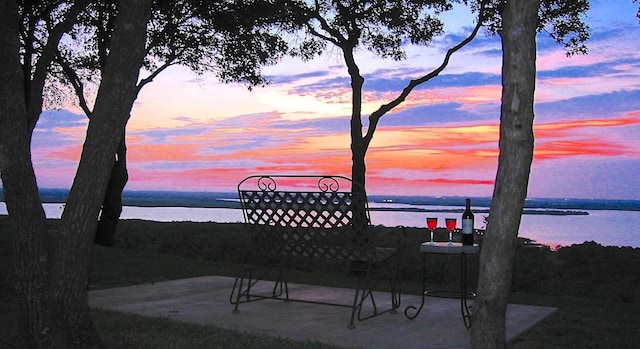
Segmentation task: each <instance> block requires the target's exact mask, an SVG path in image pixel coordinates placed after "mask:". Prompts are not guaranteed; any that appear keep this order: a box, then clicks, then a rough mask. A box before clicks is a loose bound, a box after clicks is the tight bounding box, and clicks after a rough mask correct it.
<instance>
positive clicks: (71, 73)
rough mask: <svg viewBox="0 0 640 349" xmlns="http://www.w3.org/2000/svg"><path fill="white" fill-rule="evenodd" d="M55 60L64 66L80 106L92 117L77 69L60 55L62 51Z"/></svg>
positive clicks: (65, 73) (88, 116) (63, 68)
mask: <svg viewBox="0 0 640 349" xmlns="http://www.w3.org/2000/svg"><path fill="white" fill-rule="evenodd" d="M55 62H56V63H58V65H59V66H60V67H61V68H62V72H63V73H64V75H66V77H67V79H68V80H69V83H71V86H72V87H73V89H74V91H76V96H77V97H78V104H79V105H80V108H81V109H82V111H83V112H84V114H85V115H86V116H87V118H89V119H91V109H89V105H88V104H87V99H86V98H85V97H84V84H83V83H82V80H81V79H80V77H79V76H78V74H77V73H76V71H75V70H73V68H71V66H70V65H69V62H67V61H66V60H65V59H64V58H63V57H62V56H61V55H60V51H58V52H57V53H56V58H55Z"/></svg>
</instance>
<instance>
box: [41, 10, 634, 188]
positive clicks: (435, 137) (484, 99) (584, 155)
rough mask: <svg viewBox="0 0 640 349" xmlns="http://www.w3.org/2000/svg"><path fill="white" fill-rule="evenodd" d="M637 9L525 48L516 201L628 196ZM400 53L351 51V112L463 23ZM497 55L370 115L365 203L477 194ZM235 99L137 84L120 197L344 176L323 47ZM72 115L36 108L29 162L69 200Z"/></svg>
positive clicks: (467, 63)
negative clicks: (529, 120) (578, 38)
mask: <svg viewBox="0 0 640 349" xmlns="http://www.w3.org/2000/svg"><path fill="white" fill-rule="evenodd" d="M637 6H638V5H637V4H634V3H632V2H631V1H630V0H626V1H592V10H591V11H590V12H589V14H588V17H587V19H586V20H587V22H588V23H589V25H590V26H591V34H592V36H591V39H590V40H589V42H588V47H589V54H588V55H581V56H573V57H566V55H565V52H564V50H563V47H562V46H561V45H558V44H556V43H555V42H553V41H552V40H551V39H550V38H549V37H548V35H547V34H545V33H542V34H540V35H539V37H538V59H537V67H538V80H537V87H536V106H535V113H536V119H535V120H536V121H535V136H536V145H535V146H536V149H535V159H534V163H533V167H532V172H531V180H530V185H529V197H532V198H545V197H549V198H608V199H636V200H637V199H640V190H639V188H640V179H639V178H640V140H639V135H640V24H639V23H638V20H637V18H636V16H635V15H636V11H637V9H638V7H637ZM446 18H447V19H446V23H447V26H446V29H447V35H446V36H443V37H441V38H438V39H437V40H436V41H435V42H434V43H433V44H432V45H431V46H429V47H409V48H408V49H407V52H408V59H407V60H405V61H399V62H396V61H391V60H383V59H380V58H376V57H373V56H371V55H369V54H366V53H365V52H360V54H359V57H358V59H359V65H360V69H361V72H362V74H363V75H364V77H365V85H364V89H365V95H364V96H365V97H364V108H363V109H364V113H365V114H364V115H365V116H366V115H368V113H370V112H372V111H373V110H375V109H377V107H379V106H380V105H381V104H384V103H386V102H388V101H390V100H391V99H393V98H395V96H397V94H398V93H399V92H400V91H401V90H402V88H403V87H404V86H405V85H406V84H407V83H408V81H409V80H410V79H412V78H417V77H419V76H421V75H424V74H426V73H428V72H429V71H431V70H432V69H433V68H435V67H436V66H438V65H439V64H440V62H441V61H442V58H443V53H444V51H446V49H448V48H449V47H450V46H451V45H453V44H455V43H456V42H457V41H459V40H460V39H461V38H462V37H463V35H465V34H466V33H468V31H469V30H470V26H471V25H472V24H473V23H472V20H473V19H472V17H471V16H470V15H469V14H468V13H467V12H466V11H461V10H458V11H456V12H455V13H454V14H452V15H449V16H447V17H446ZM500 70H501V46H500V40H499V37H490V36H487V34H486V33H481V35H480V36H479V37H478V38H476V40H475V41H474V42H473V43H472V44H471V45H470V46H467V47H466V48H464V49H463V50H462V51H461V52H459V53H457V54H456V55H455V56H454V57H453V58H452V60H451V63H450V65H449V67H448V68H447V69H445V71H444V72H443V73H442V74H441V75H440V76H439V77H437V78H435V79H433V80H431V81H430V82H427V83H426V84H424V85H422V86H421V87H420V88H419V89H417V90H415V91H414V92H413V94H411V96H410V98H408V99H407V101H406V102H405V103H404V104H402V105H401V106H400V108H397V109H396V110H394V112H393V113H391V114H389V115H386V116H385V117H383V118H382V120H381V122H380V124H379V126H378V130H377V132H376V135H375V136H374V140H373V142H372V144H371V147H370V149H369V152H368V155H367V159H366V160H367V165H368V171H367V181H368V183H367V189H368V192H369V193H373V194H398V195H433V196H439V195H455V196H491V193H492V191H493V182H494V178H495V174H496V168H497V157H498V130H499V117H500V93H501V85H500V79H501V77H500ZM265 73H266V74H267V75H268V76H269V77H270V79H271V80H272V83H271V84H270V85H268V86H266V87H258V88H255V89H254V90H253V91H248V90H247V88H246V87H245V86H242V85H224V84H220V83H218V82H217V81H216V79H215V77H213V76H202V77H200V76H196V75H195V74H193V73H191V72H190V71H189V70H187V69H186V68H182V67H173V68H171V69H169V70H168V71H166V72H164V73H163V74H161V75H160V76H159V77H158V78H157V79H156V80H155V81H154V82H153V83H151V84H150V85H148V86H146V87H145V88H144V89H143V90H142V92H141V94H140V97H139V98H138V100H137V101H136V103H135V106H134V109H133V111H132V115H131V120H130V121H129V124H128V128H127V132H128V133H127V144H128V165H129V174H130V181H129V183H128V185H127V188H126V189H127V190H177V191H228V192H230V191H234V190H235V185H236V184H237V182H239V181H240V180H241V179H242V178H244V177H245V176H248V175H251V174H276V173H296V174H298V173H307V174H316V173H320V174H342V175H347V176H348V175H349V174H350V166H351V155H350V151H349V115H350V86H349V80H348V75H347V72H346V68H345V65H344V64H343V62H342V59H341V56H340V55H339V53H338V51H337V50H335V49H331V50H329V51H328V53H327V54H326V55H324V56H322V57H320V58H317V59H315V60H314V61H312V62H304V63H303V62H300V61H299V60H295V59H286V60H285V61H283V62H282V63H280V64H278V65H276V66H273V67H269V68H268V69H266V70H265ZM86 124H87V121H86V118H85V116H84V115H83V114H82V113H80V112H79V111H78V110H77V109H75V108H72V107H70V108H68V109H65V110H60V111H46V112H45V113H44V114H43V116H42V117H41V120H40V122H39V124H38V126H37V128H36V132H35V135H34V141H33V142H34V143H33V162H34V166H35V168H36V173H37V178H38V184H39V186H40V187H41V188H52V187H53V188H69V187H70V185H71V182H72V181H73V176H74V173H75V169H76V166H77V163H78V159H79V156H80V151H81V145H82V142H83V139H84V133H85V131H86Z"/></svg>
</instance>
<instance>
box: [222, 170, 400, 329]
mask: <svg viewBox="0 0 640 349" xmlns="http://www.w3.org/2000/svg"><path fill="white" fill-rule="evenodd" d="M355 185H356V184H355V183H353V182H352V181H351V180H350V179H349V178H346V177H342V176H288V175H278V176H250V177H247V178H245V179H244V180H242V181H241V182H240V183H239V184H238V195H239V197H240V202H241V204H242V210H243V215H244V220H245V226H246V228H247V232H248V237H249V239H248V242H247V244H248V246H247V249H246V254H245V256H244V263H243V266H242V268H241V270H240V272H239V274H238V276H237V277H236V279H235V283H234V285H233V290H232V292H231V296H230V301H231V303H232V304H233V305H235V308H234V311H236V312H237V311H238V307H239V305H240V304H242V303H246V302H252V301H257V300H264V299H280V300H286V301H299V302H307V303H318V304H325V305H335V306H342V307H348V308H351V319H350V322H349V327H350V328H353V327H355V326H354V321H355V319H356V318H357V319H358V320H359V321H362V320H365V319H369V318H372V317H375V316H377V315H380V314H384V313H387V312H395V311H396V309H397V308H398V307H399V306H400V297H401V293H400V267H401V259H402V258H401V251H402V244H403V240H404V238H403V235H404V229H403V228H401V227H398V228H392V229H383V227H373V226H371V224H370V217H369V210H368V203H367V199H366V194H365V192H364V190H358V189H361V188H357V187H356V188H355V189H356V190H355V191H354V190H353V189H354V186H355ZM353 193H355V195H354V194H353ZM356 197H357V198H360V199H356ZM293 269H303V270H307V271H318V270H323V271H327V270H331V271H336V272H339V273H342V274H343V275H349V276H350V277H354V278H355V279H356V280H355V281H356V283H355V285H356V286H355V287H354V298H353V302H349V303H339V302H331V301H326V302H325V301H321V300H318V299H321V297H312V298H314V299H303V298H296V297H295V296H294V295H292V294H290V293H289V287H288V280H289V273H290V271H291V270H293ZM258 282H260V283H263V282H269V283H271V284H270V286H269V288H268V289H269V291H268V292H266V293H265V291H262V294H260V293H259V292H257V291H256V289H257V287H256V285H257V284H258ZM380 282H388V285H389V290H390V294H391V303H390V305H389V306H388V307H385V309H379V308H381V307H379V306H378V305H377V304H376V301H375V299H374V292H373V291H374V288H376V287H377V286H378V285H379V284H380ZM271 285H272V287H271ZM365 308H366V310H364V309H365ZM363 310H364V311H363Z"/></svg>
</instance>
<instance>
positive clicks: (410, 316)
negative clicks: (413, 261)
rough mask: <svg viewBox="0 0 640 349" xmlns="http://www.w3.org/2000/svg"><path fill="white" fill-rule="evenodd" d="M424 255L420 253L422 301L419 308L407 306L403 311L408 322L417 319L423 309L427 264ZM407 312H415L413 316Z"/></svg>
mask: <svg viewBox="0 0 640 349" xmlns="http://www.w3.org/2000/svg"><path fill="white" fill-rule="evenodd" d="M426 258H427V257H426V253H422V292H421V294H422V300H421V301H420V307H418V308H416V307H414V306H413V305H410V306H408V307H407V308H406V309H405V310H404V316H406V317H407V318H409V319H410V320H413V319H415V318H416V317H418V314H420V311H422V308H424V299H425V297H426V296H427V295H426V293H427V290H426V288H427V283H426V279H427V271H426V268H427V262H426ZM409 311H415V313H414V314H413V315H410V314H409Z"/></svg>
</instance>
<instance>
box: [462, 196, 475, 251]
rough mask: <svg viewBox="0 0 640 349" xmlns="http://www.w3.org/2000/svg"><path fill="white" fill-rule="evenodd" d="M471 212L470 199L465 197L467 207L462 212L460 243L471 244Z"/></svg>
mask: <svg viewBox="0 0 640 349" xmlns="http://www.w3.org/2000/svg"><path fill="white" fill-rule="evenodd" d="M473 230H474V229H473V212H471V199H469V198H467V208H466V209H465V210H464V212H463V213H462V244H463V245H473Z"/></svg>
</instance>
